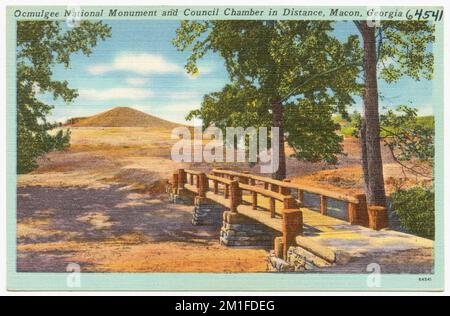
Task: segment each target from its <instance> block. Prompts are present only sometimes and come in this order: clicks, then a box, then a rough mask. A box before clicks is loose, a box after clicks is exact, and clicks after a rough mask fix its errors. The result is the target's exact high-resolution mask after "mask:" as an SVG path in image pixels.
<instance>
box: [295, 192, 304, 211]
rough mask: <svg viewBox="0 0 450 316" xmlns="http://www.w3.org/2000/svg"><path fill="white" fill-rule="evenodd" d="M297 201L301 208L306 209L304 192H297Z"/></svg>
mask: <svg viewBox="0 0 450 316" xmlns="http://www.w3.org/2000/svg"><path fill="white" fill-rule="evenodd" d="M297 200H298V205H299V207H304V206H305V202H304V197H303V190H297Z"/></svg>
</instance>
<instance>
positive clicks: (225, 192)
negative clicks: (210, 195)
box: [223, 184, 230, 199]
mask: <svg viewBox="0 0 450 316" xmlns="http://www.w3.org/2000/svg"><path fill="white" fill-rule="evenodd" d="M223 197H224V198H226V199H228V198H229V197H230V185H228V184H225V188H224V189H223Z"/></svg>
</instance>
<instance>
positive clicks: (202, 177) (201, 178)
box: [197, 172, 208, 197]
mask: <svg viewBox="0 0 450 316" xmlns="http://www.w3.org/2000/svg"><path fill="white" fill-rule="evenodd" d="M197 185H198V196H200V197H206V191H207V190H208V178H207V177H206V174H204V173H203V172H202V173H200V174H199V175H198V176H197Z"/></svg>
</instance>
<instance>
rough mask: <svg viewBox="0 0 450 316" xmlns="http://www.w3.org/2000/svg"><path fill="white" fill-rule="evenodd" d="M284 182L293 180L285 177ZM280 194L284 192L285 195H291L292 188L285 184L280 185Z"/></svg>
mask: <svg viewBox="0 0 450 316" xmlns="http://www.w3.org/2000/svg"><path fill="white" fill-rule="evenodd" d="M283 182H286V183H289V182H291V180H289V179H284V180H283ZM280 194H283V195H290V194H291V189H290V188H286V187H283V186H280Z"/></svg>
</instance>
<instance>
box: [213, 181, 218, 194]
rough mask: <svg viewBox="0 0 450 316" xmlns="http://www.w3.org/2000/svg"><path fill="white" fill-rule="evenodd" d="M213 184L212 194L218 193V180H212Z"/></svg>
mask: <svg viewBox="0 0 450 316" xmlns="http://www.w3.org/2000/svg"><path fill="white" fill-rule="evenodd" d="M213 186H214V194H218V193H219V182H217V180H213Z"/></svg>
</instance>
